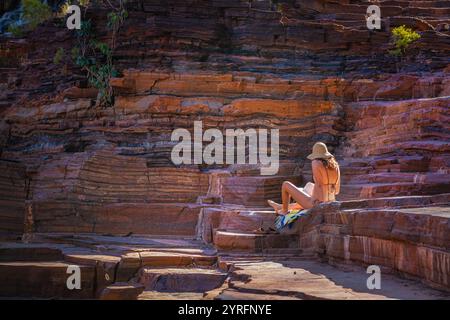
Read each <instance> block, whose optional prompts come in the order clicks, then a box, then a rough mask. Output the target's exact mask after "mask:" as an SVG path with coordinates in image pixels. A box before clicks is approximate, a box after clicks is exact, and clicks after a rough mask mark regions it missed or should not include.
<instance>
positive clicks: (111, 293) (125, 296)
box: [99, 283, 144, 300]
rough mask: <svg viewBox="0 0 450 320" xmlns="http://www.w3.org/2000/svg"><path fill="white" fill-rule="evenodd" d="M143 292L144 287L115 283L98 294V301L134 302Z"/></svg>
mask: <svg viewBox="0 0 450 320" xmlns="http://www.w3.org/2000/svg"><path fill="white" fill-rule="evenodd" d="M142 291H144V286H143V285H140V284H129V283H115V284H112V285H110V286H108V287H106V288H105V289H103V291H102V292H101V294H100V297H99V299H100V300H136V299H137V297H138V296H139V295H140V294H141V293H142Z"/></svg>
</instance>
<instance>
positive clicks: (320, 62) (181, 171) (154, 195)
mask: <svg viewBox="0 0 450 320" xmlns="http://www.w3.org/2000/svg"><path fill="white" fill-rule="evenodd" d="M379 3H380V5H381V7H382V13H383V29H382V30H381V31H369V30H367V27H366V22H365V18H364V15H365V12H366V9H367V5H368V2H367V1H238V0H233V1H216V0H214V1H177V0H171V1H157V0H148V1H147V0H142V1H131V2H130V4H129V19H128V20H127V22H126V23H125V26H124V28H123V29H122V30H121V32H120V35H119V40H118V49H117V51H116V52H115V61H116V63H117V65H118V66H119V69H120V70H121V75H120V76H119V77H117V78H115V79H113V80H112V85H113V88H114V92H115V102H114V106H113V107H111V108H99V107H97V106H96V105H95V103H94V99H95V97H96V95H97V91H96V90H95V89H93V88H88V87H87V86H86V81H85V76H84V75H83V73H82V72H81V71H80V70H78V69H77V68H76V67H74V66H73V65H72V64H70V63H69V62H68V61H64V63H63V64H55V63H53V57H54V55H55V52H56V50H57V49H58V48H60V47H61V48H64V49H65V52H70V48H71V46H72V45H73V43H74V41H75V37H74V35H73V33H71V32H70V31H69V30H67V29H66V28H64V27H61V26H60V25H58V23H57V22H55V21H49V22H47V23H45V24H43V25H41V26H39V27H38V29H37V30H35V31H34V32H32V33H30V34H27V36H26V37H24V38H22V39H11V38H7V37H1V39H0V56H1V60H0V62H1V69H0V72H1V75H2V76H1V80H0V86H1V88H2V90H1V93H0V96H1V104H0V115H1V120H0V132H1V133H2V134H1V137H2V138H1V139H0V154H1V158H2V159H3V160H2V161H1V163H0V164H1V165H2V166H3V167H4V169H2V173H1V175H0V178H1V189H0V190H1V198H0V199H1V200H0V201H2V203H4V204H5V205H2V206H1V211H0V218H1V219H2V221H5V223H2V225H1V228H2V230H1V231H14V232H18V233H20V232H22V230H24V231H25V230H26V231H33V232H70V233H89V232H94V233H101V234H115V235H126V234H129V233H135V234H153V235H168V234H171V235H182V236H195V235H196V232H197V231H198V221H199V219H200V218H201V217H203V213H204V210H205V209H206V208H210V209H211V208H212V209H220V208H237V209H239V208H240V209H242V208H246V209H248V210H251V209H261V208H263V207H265V206H266V202H265V201H266V200H267V199H274V200H279V197H280V195H279V189H280V186H281V183H282V181H284V180H290V181H292V182H294V183H295V184H302V183H304V182H306V181H308V180H309V179H310V178H311V172H310V171H311V169H310V166H309V164H308V162H307V161H305V158H306V155H307V154H309V152H310V150H311V147H312V145H313V144H314V142H316V141H323V142H325V143H327V144H328V145H329V147H330V150H331V151H332V152H333V153H335V154H336V156H337V159H338V161H339V162H340V164H341V167H342V174H343V177H342V194H341V195H340V197H339V200H354V199H365V198H379V197H386V196H411V195H417V196H426V195H438V194H445V193H450V172H449V164H450V142H449V141H450V131H449V130H450V126H449V123H450V121H449V102H450V98H449V96H450V78H449V71H450V69H449V66H450V61H449V55H448V53H449V49H450V33H449V30H448V29H446V27H445V25H446V24H448V23H449V16H450V3H449V1H379ZM89 15H90V17H92V18H93V19H94V18H95V19H96V20H95V21H97V22H98V26H97V28H98V31H99V32H100V34H102V35H105V36H106V33H105V32H104V30H101V27H100V26H101V22H102V21H104V16H105V10H104V9H102V8H97V10H92V11H90V12H89ZM102 19H103V20H102ZM402 24H406V25H408V26H410V27H413V28H414V29H416V30H418V31H419V32H420V34H421V39H420V40H419V41H418V42H417V43H416V44H415V45H414V46H413V48H412V52H414V53H415V54H413V55H412V57H410V58H409V59H406V60H405V61H403V63H402V64H401V66H400V69H401V70H400V72H398V73H397V70H396V61H395V60H394V59H393V58H392V57H391V56H389V55H388V54H387V50H388V49H389V36H390V34H389V31H390V30H391V28H393V27H395V26H398V25H402ZM43 43H46V45H45V46H43V45H42V44H43ZM194 121H202V122H203V127H204V129H207V128H218V129H219V130H225V129H227V128H233V129H234V128H241V129H244V130H245V129H248V128H258V129H259V128H262V129H279V130H280V169H279V171H278V173H277V174H276V175H274V176H261V175H260V171H259V169H260V167H259V166H258V165H216V166H206V165H191V166H181V167H180V166H179V167H177V166H175V165H174V164H173V163H172V161H171V159H170V153H171V150H172V147H173V146H174V145H175V142H173V141H171V139H170V135H171V133H172V131H173V130H174V129H177V128H186V129H188V130H190V131H192V129H193V122H194ZM3 167H2V168H3ZM445 199H447V198H445ZM25 201H26V204H27V205H26V206H25ZM424 201H425V200H424ZM418 204H419V205H420V201H419V200H418ZM424 204H425V205H427V203H426V201H425V202H424ZM440 205H444V206H448V200H445V201H444V202H443V203H442V202H441V203H440ZM25 208H28V209H27V210H25ZM21 212H23V215H21ZM25 212H27V215H28V214H31V216H32V219H25ZM380 214H381V213H380ZM346 215H347V214H346ZM349 215H350V214H349ZM327 219H328V218H327ZM330 219H331V218H330ZM368 219H369V218H368ZM375 220H378V216H376V215H375V216H371V218H370V219H369V221H375ZM21 221H22V222H24V221H26V223H25V222H24V223H25V226H22V225H21ZM433 221H434V220H433ZM445 221H447V225H448V220H445ZM445 221H444V222H439V223H443V224H445ZM430 223H431V222H430ZM433 223H434V222H433ZM337 224H341V223H337ZM343 224H346V223H343ZM324 228H325V227H324ZM364 232H365V231H364ZM364 232H362V233H361V234H359V233H358V234H355V235H352V236H351V237H350V238H345V236H342V237H340V238H339V241H338V240H335V241H334V240H333V241H334V242H332V244H327V245H326V246H327V247H330V248H328V249H327V251H328V252H331V253H332V252H333V250H334V249H333V248H332V247H333V246H338V247H339V249H336V251H337V252H340V254H341V253H343V254H344V255H345V254H348V253H345V252H347V251H346V249H344V246H350V247H351V248H353V247H354V248H355V250H353V249H351V251H352V253H351V257H353V256H352V255H355V260H358V259H360V258H361V257H360V258H358V257H357V255H358V252H359V251H358V250H359V249H358V248H360V247H361V246H366V244H361V243H362V242H364V241H370V240H360V238H353V237H364V236H365V235H364ZM386 232H387V233H389V232H388V231H386ZM430 232H433V233H434V231H430ZM436 237H437V238H438V235H436ZM341 238H342V239H341ZM437 238H436V239H437ZM345 239H347V240H345ZM439 239H440V238H439ZM403 240H404V239H403ZM403 240H402V241H403ZM345 241H347V242H345ZM348 241H350V242H348ZM361 241H362V242H361ZM436 241H437V240H436ZM442 241H444V242H445V243H444V244H443V245H442V244H441V245H440V247H441V248H442V247H443V248H444V249H442V250H444V251H446V252H448V246H446V245H447V243H448V239H447V238H445V239H444V240H442ZM300 243H301V242H300ZM364 243H366V242H364ZM431 245H434V244H431ZM347 249H348V248H347ZM380 250H381V249H380ZM382 250H388V251H389V249H382ZM383 252H385V251H383ZM331 253H330V256H333V254H331ZM446 257H448V255H447V256H446ZM344 258H345V256H344ZM391 258H392V259H391ZM391 258H386V259H390V260H389V261H395V259H394V257H391ZM361 259H362V258H361ZM361 259H360V260H361ZM365 259H366V258H364V259H363V260H364V262H370V261H371V260H370V259H369V260H370V261H369V260H367V261H366V260H365ZM429 259H431V260H433V259H434V258H429ZM446 259H447V258H446ZM446 261H448V259H447V260H446ZM393 263H394V262H393ZM395 263H397V262H395ZM398 263H400V262H398ZM439 265H441V266H442V265H444V263H443V262H439ZM446 266H447V267H442V270H445V271H444V272H447V271H448V263H447V265H446ZM427 270H428V269H427V267H426V266H424V267H423V268H422V269H420V271H417V272H416V271H415V270H412V271H411V270H409V271H410V273H413V274H417V275H419V276H424V277H425V276H427ZM431 277H433V276H431ZM436 277H441V278H439V279H434V278H433V279H430V281H432V282H433V281H434V282H437V283H441V284H444V285H447V286H448V279H447V278H445V279H444V280H443V278H442V276H441V275H439V276H436ZM446 279H447V280H446ZM445 281H447V282H445Z"/></svg>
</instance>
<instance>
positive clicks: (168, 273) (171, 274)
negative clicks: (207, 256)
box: [138, 268, 227, 292]
mask: <svg viewBox="0 0 450 320" xmlns="http://www.w3.org/2000/svg"><path fill="white" fill-rule="evenodd" d="M226 278H227V273H225V272H221V271H217V270H215V269H205V268H163V269H155V268H142V269H141V270H140V271H139V275H138V283H139V284H141V285H143V286H145V291H157V292H206V291H209V290H213V289H215V288H217V287H220V286H221V285H222V284H223V282H224V281H225V279H226Z"/></svg>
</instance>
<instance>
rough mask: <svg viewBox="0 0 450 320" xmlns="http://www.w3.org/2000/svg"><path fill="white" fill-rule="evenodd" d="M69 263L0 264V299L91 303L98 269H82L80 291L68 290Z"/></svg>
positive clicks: (25, 262) (91, 267)
mask: <svg viewBox="0 0 450 320" xmlns="http://www.w3.org/2000/svg"><path fill="white" fill-rule="evenodd" d="M69 266H70V264H69V263H66V262H62V261H52V262H50V261H32V262H31V261H8V262H0V283H1V285H0V296H2V297H20V298H37V299H52V298H57V299H92V298H94V297H95V292H94V283H95V276H96V275H95V266H86V265H79V267H80V276H81V288H80V289H79V290H78V289H73V290H69V289H68V288H67V280H68V277H69V276H70V275H71V274H70V273H67V270H68V267H69Z"/></svg>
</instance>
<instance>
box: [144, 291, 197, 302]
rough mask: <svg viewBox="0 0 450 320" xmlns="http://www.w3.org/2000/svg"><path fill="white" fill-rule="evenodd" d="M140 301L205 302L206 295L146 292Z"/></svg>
mask: <svg viewBox="0 0 450 320" xmlns="http://www.w3.org/2000/svg"><path fill="white" fill-rule="evenodd" d="M137 299H138V300H203V299H204V294H203V293H199V292H158V291H144V292H142V293H141V294H140V295H139V296H138V298H137Z"/></svg>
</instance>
